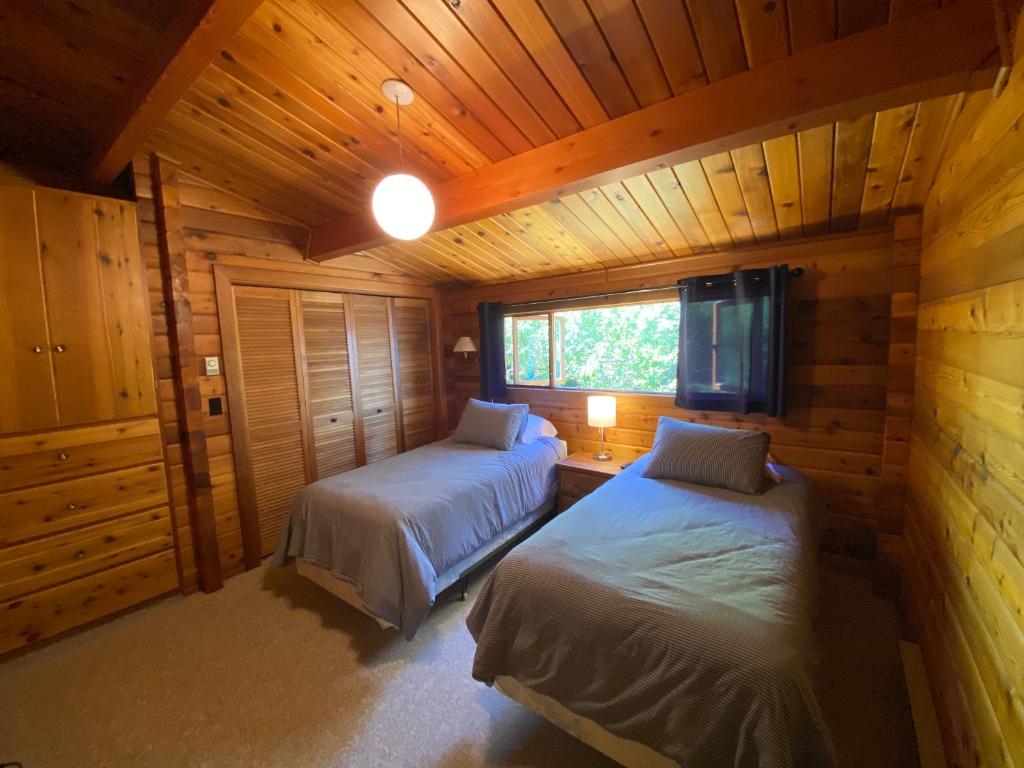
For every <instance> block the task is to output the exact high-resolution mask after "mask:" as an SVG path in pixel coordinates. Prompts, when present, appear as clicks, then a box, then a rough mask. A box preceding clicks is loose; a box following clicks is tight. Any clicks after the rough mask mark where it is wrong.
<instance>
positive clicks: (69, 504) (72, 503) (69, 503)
mask: <svg viewBox="0 0 1024 768" xmlns="http://www.w3.org/2000/svg"><path fill="white" fill-rule="evenodd" d="M68 509H78V505H77V504H75V502H73V501H69V502H68Z"/></svg>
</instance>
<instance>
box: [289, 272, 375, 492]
mask: <svg viewBox="0 0 1024 768" xmlns="http://www.w3.org/2000/svg"><path fill="white" fill-rule="evenodd" d="M299 296H300V299H299V301H300V306H301V309H302V312H301V314H302V341H303V345H304V349H303V360H304V361H305V373H306V376H305V385H306V402H307V404H308V408H307V413H308V426H309V433H310V435H311V436H312V443H313V472H312V474H313V476H314V477H315V478H316V479H318V480H319V479H320V478H322V477H330V476H331V475H337V474H338V473H340V472H344V471H346V470H348V469H353V468H355V467H357V466H358V465H359V464H361V463H362V456H361V454H362V441H361V440H358V439H357V435H356V418H355V408H354V406H353V398H352V369H351V366H350V364H349V333H348V325H347V321H348V313H347V312H346V309H345V306H346V304H347V299H346V297H345V295H344V294H341V293H320V292H314V291H299Z"/></svg>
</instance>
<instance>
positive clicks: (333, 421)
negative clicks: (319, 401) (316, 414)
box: [331, 416, 338, 424]
mask: <svg viewBox="0 0 1024 768" xmlns="http://www.w3.org/2000/svg"><path fill="white" fill-rule="evenodd" d="M337 423H338V417H337V416H331V424H337Z"/></svg>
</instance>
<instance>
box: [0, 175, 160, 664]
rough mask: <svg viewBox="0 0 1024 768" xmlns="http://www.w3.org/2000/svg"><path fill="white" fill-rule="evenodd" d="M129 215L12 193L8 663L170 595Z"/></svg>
mask: <svg viewBox="0 0 1024 768" xmlns="http://www.w3.org/2000/svg"><path fill="white" fill-rule="evenodd" d="M150 333H151V332H150V328H149V314H148V306H147V295H146V285H145V278H144V273H143V265H142V261H141V258H140V254H139V241H138V230H137V226H136V221H135V208H134V206H133V205H132V204H130V203H127V202H124V201H119V200H108V199H104V198H97V197H93V196H87V195H78V194H73V193H69V192H61V191H57V190H49V189H33V188H30V187H0V359H2V360H3V361H4V364H3V367H2V369H0V653H6V652H8V651H11V650H14V649H16V648H19V647H22V646H25V645H29V644H31V643H34V642H36V641H39V640H42V639H44V638H47V637H51V636H53V635H56V634H58V633H60V632H63V631H65V630H68V629H71V628H72V627H75V626H79V625H81V624H85V623H88V622H90V621H93V620H95V619H98V618H101V617H103V616H107V615H109V614H111V613H114V612H117V611H120V610H122V609H124V608H127V607H129V606H131V605H134V604H136V603H139V602H141V601H144V600H147V599H150V598H153V597H156V596H158V595H161V594H164V593H167V592H170V591H173V590H175V589H176V588H177V586H178V572H177V565H176V562H175V555H174V548H173V540H172V537H173V534H172V530H173V526H172V524H171V519H170V504H169V499H168V486H167V476H166V467H165V457H164V451H163V445H162V442H161V437H160V428H159V421H158V419H157V400H156V386H155V379H154V375H153V355H152V342H151V336H150Z"/></svg>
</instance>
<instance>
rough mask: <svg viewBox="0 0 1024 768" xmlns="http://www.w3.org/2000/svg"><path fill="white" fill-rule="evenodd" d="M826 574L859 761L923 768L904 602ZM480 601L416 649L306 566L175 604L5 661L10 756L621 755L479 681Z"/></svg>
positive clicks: (827, 616)
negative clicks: (474, 617) (907, 665)
mask: <svg viewBox="0 0 1024 768" xmlns="http://www.w3.org/2000/svg"><path fill="white" fill-rule="evenodd" d="M823 582H824V583H823V594H822V617H821V630H820V634H821V641H822V647H823V655H824V660H823V666H822V682H823V692H822V698H823V706H824V707H825V710H826V715H827V716H828V717H829V720H830V722H831V724H832V727H833V730H834V735H835V738H836V742H837V744H838V746H839V747H840V750H841V753H842V754H843V762H844V764H845V765H849V766H862V767H864V768H870V766H886V768H889V767H890V766H913V765H915V764H916V756H915V754H916V753H915V750H914V745H913V735H912V734H913V731H912V725H911V721H910V715H909V706H908V704H907V697H906V691H905V688H904V685H903V679H902V675H901V668H900V660H899V651H898V648H897V642H896V641H897V637H896V635H897V622H896V616H895V612H894V610H893V609H892V606H891V604H889V603H887V602H885V601H881V600H877V599H875V598H873V597H872V596H871V595H870V591H869V589H868V588H867V585H866V584H865V583H864V582H860V581H858V580H856V579H851V578H849V577H845V576H839V575H837V574H834V573H827V572H826V573H824V574H823ZM472 586H474V587H475V586H478V584H474V585H472ZM473 592H475V590H471V597H472V594H473ZM468 606H469V603H458V602H452V603H448V604H445V605H442V606H439V607H438V608H437V609H436V610H435V611H434V613H433V615H432V616H431V618H430V620H429V621H428V622H427V623H426V625H425V626H424V628H423V629H422V630H421V631H420V634H419V635H417V637H416V639H415V640H414V641H413V642H411V643H406V642H405V641H404V640H403V639H401V638H400V637H399V636H398V635H397V634H396V633H394V632H383V631H381V630H379V629H378V628H377V627H376V625H375V624H373V623H372V622H370V620H369V619H367V618H365V617H364V616H362V615H361V614H359V613H358V612H356V611H355V610H353V609H351V608H349V607H347V606H345V605H343V604H341V603H340V602H338V601H337V600H335V599H334V598H333V597H331V596H330V595H328V594H327V593H325V592H323V591H321V590H320V589H319V588H318V587H315V586H313V585H312V584H309V583H308V582H306V581H304V580H302V579H300V578H299V577H298V576H296V575H295V574H294V573H293V572H292V571H290V570H289V571H278V570H276V569H274V570H272V571H268V570H267V569H259V570H256V571H252V572H250V573H247V574H244V575H242V576H239V577H236V578H234V579H231V580H230V581H228V583H227V584H226V585H225V588H224V589H223V590H221V591H220V592H217V593H215V594H212V595H192V596H189V597H187V598H180V597H176V598H170V599H167V600H164V601H162V602H159V603H157V604H154V605H152V606H149V607H147V608H145V609H143V610H139V611H135V612H133V613H130V614H127V615H125V616H122V617H120V618H118V619H115V620H113V621H110V622H108V623H106V624H103V625H101V626H98V627H94V628H92V629H90V630H87V631H84V632H79V633H77V634H75V635H73V636H71V637H68V638H65V639H62V640H58V641H56V642H54V643H51V644H50V645H48V646H46V647H44V648H41V649H39V650H36V651H33V652H30V653H27V654H24V655H22V656H19V657H16V658H14V659H10V660H8V661H6V662H3V663H0V763H3V762H5V761H12V760H17V761H20V762H21V763H23V764H24V766H25V768H50V767H51V766H118V767H121V766H146V767H147V768H159V767H161V766H216V767H217V768H230V767H232V766H239V768H241V767H243V766H244V767H245V768H253V767H254V766H302V767H305V766H452V767H457V766H481V765H496V766H605V765H608V764H609V763H608V761H607V760H605V759H604V758H603V757H601V756H600V755H598V754H597V753H595V752H593V751H592V750H590V749H589V748H588V747H586V746H584V745H582V744H580V743H578V742H576V741H575V740H574V739H572V738H571V737H570V736H567V735H566V734H564V733H562V732H561V731H559V730H558V729H556V728H554V727H553V726H551V725H548V724H547V723H546V722H544V721H543V720H541V719H540V718H538V717H536V716H535V715H533V714H532V713H530V712H528V711H526V710H524V709H522V708H521V707H519V706H518V705H517V704H515V703H513V702H511V701H509V700H507V699H505V698H504V697H503V696H501V694H499V693H497V692H495V691H493V690H491V689H489V688H487V687H486V686H483V685H481V684H479V683H477V682H475V681H474V680H473V679H472V678H471V677H470V665H471V660H472V655H473V647H474V646H473V641H472V639H471V638H470V637H469V634H468V632H467V631H466V629H465V625H464V624H463V617H464V615H465V613H466V611H467V610H468Z"/></svg>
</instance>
